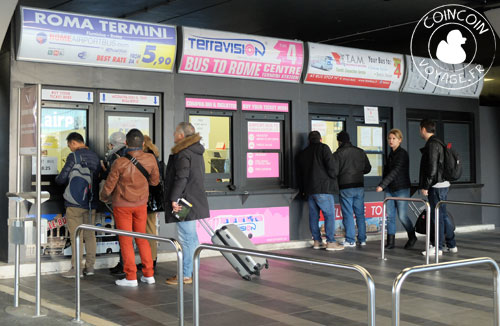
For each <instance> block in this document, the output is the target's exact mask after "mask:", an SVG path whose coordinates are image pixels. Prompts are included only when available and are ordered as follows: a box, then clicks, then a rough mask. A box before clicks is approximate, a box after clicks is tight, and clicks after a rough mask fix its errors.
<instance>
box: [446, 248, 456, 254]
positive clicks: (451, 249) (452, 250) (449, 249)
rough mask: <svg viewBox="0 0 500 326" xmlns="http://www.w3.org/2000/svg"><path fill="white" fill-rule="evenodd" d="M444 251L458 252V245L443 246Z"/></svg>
mask: <svg viewBox="0 0 500 326" xmlns="http://www.w3.org/2000/svg"><path fill="white" fill-rule="evenodd" d="M443 251H444V252H451V253H452V254H456V253H457V252H458V247H453V248H448V247H446V248H443Z"/></svg>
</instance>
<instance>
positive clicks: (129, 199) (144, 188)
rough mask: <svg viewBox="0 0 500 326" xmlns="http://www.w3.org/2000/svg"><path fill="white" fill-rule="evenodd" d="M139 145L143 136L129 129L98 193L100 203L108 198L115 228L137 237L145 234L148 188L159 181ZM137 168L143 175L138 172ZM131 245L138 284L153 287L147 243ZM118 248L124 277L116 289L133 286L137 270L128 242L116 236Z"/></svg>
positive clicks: (150, 159)
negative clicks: (137, 258) (139, 271)
mask: <svg viewBox="0 0 500 326" xmlns="http://www.w3.org/2000/svg"><path fill="white" fill-rule="evenodd" d="M143 143H144V136H143V135H142V132H141V131H140V130H138V129H132V130H130V131H129V132H128V133H127V142H126V144H127V151H126V153H127V154H126V155H125V156H124V157H120V158H118V159H117V160H116V161H115V162H114V163H113V166H112V167H111V172H110V173H109V176H108V178H107V179H106V183H105V184H104V187H103V189H102V191H101V200H103V201H107V200H109V197H110V196H111V195H112V202H113V214H114V216H115V223H116V227H117V228H118V229H121V230H125V231H134V232H140V233H146V221H147V202H148V196H149V185H152V186H156V185H157V184H158V183H159V181H160V174H159V171H158V164H157V163H156V159H155V157H154V156H153V155H151V154H149V153H144V152H143V151H142V146H143ZM141 167H142V168H143V169H144V170H145V171H144V172H145V173H143V172H141V170H140V169H141ZM135 242H136V244H137V246H138V247H139V254H140V256H141V262H142V277H141V281H142V282H145V283H148V284H153V283H155V279H154V276H153V275H154V270H153V260H152V258H151V247H150V246H149V242H148V241H147V240H146V239H139V238H136V239H135ZM120 248H121V251H122V256H123V265H124V266H123V270H124V272H125V274H126V277H125V278H124V279H121V280H116V282H115V283H116V284H117V285H120V286H137V267H136V265H135V254H134V247H133V245H132V238H131V237H126V236H120Z"/></svg>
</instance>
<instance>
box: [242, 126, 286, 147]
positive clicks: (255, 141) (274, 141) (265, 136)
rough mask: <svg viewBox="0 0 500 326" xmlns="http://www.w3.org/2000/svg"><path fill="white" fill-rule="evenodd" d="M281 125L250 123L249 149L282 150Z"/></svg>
mask: <svg viewBox="0 0 500 326" xmlns="http://www.w3.org/2000/svg"><path fill="white" fill-rule="evenodd" d="M280 145H281V142H280V123H279V122H261V121H248V149H280V147H281V146H280Z"/></svg>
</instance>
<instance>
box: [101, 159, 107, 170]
mask: <svg viewBox="0 0 500 326" xmlns="http://www.w3.org/2000/svg"><path fill="white" fill-rule="evenodd" d="M101 168H102V169H103V170H104V171H107V170H108V169H106V166H105V165H104V162H103V161H102V160H101Z"/></svg>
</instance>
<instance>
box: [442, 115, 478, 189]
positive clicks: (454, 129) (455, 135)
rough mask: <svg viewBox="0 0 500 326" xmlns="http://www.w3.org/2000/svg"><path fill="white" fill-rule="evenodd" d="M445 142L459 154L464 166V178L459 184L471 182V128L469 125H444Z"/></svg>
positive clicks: (461, 178)
mask: <svg viewBox="0 0 500 326" xmlns="http://www.w3.org/2000/svg"><path fill="white" fill-rule="evenodd" d="M443 128H444V141H445V143H446V144H448V143H451V146H452V147H453V148H454V149H455V150H456V151H457V152H458V155H459V156H460V162H461V164H462V176H461V177H460V179H458V180H457V182H460V181H462V182H470V181H472V177H471V168H472V167H471V160H470V156H471V155H470V130H469V129H470V127H469V124H467V123H444V124H443Z"/></svg>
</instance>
